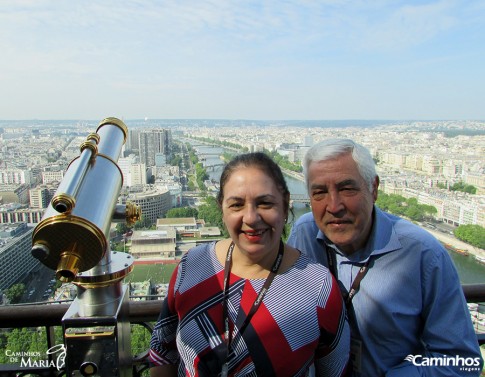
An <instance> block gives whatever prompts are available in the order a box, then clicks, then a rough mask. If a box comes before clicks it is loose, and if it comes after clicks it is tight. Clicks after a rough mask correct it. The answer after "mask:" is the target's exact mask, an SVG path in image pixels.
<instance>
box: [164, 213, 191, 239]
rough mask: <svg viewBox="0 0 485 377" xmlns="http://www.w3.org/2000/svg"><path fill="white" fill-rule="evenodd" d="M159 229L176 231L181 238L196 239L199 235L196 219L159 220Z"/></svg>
mask: <svg viewBox="0 0 485 377" xmlns="http://www.w3.org/2000/svg"><path fill="white" fill-rule="evenodd" d="M157 229H158V230H166V229H174V230H175V231H176V232H177V234H178V235H180V237H196V236H197V235H198V233H199V232H198V230H199V228H198V226H197V221H196V220H195V217H176V218H168V219H157Z"/></svg>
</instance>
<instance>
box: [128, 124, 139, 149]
mask: <svg viewBox="0 0 485 377" xmlns="http://www.w3.org/2000/svg"><path fill="white" fill-rule="evenodd" d="M140 132H141V130H140V129H130V130H128V138H127V139H126V143H125V147H126V149H127V150H130V151H138V150H139V149H140Z"/></svg>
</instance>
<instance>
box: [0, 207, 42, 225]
mask: <svg viewBox="0 0 485 377" xmlns="http://www.w3.org/2000/svg"><path fill="white" fill-rule="evenodd" d="M44 211H45V209H44V208H37V209H35V208H34V209H30V208H25V206H22V205H21V204H19V203H11V204H7V205H2V206H1V207H0V224H14V223H28V224H37V223H39V222H40V221H41V220H42V216H43V215H44Z"/></svg>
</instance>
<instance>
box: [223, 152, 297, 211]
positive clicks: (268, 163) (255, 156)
mask: <svg viewBox="0 0 485 377" xmlns="http://www.w3.org/2000/svg"><path fill="white" fill-rule="evenodd" d="M240 166H244V167H255V168H257V169H260V170H261V171H262V172H263V173H265V174H266V175H267V176H268V177H270V178H271V179H272V180H273V181H274V183H275V184H276V187H278V189H279V190H280V191H281V195H282V196H283V209H284V211H285V212H286V214H287V215H288V212H289V207H290V191H289V190H288V186H287V185H286V181H285V178H284V177H283V173H282V172H281V169H280V167H279V166H278V165H277V164H276V163H275V162H274V161H273V160H272V159H271V157H269V156H268V155H266V154H264V153H261V152H254V153H245V154H240V155H238V156H236V157H234V158H233V159H232V160H231V161H230V162H229V163H228V164H227V165H226V166H225V167H224V170H223V171H222V174H221V179H220V181H219V182H220V189H219V193H218V195H217V202H218V203H219V206H220V207H222V201H223V200H224V186H225V184H226V182H227V181H228V180H229V178H230V177H231V175H232V173H233V172H234V171H235V170H236V169H237V168H239V167H240Z"/></svg>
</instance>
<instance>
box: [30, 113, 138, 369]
mask: <svg viewBox="0 0 485 377" xmlns="http://www.w3.org/2000/svg"><path fill="white" fill-rule="evenodd" d="M127 133H128V130H127V128H126V126H125V124H124V123H123V122H122V121H121V120H119V119H116V118H106V119H104V120H103V121H101V123H100V124H99V126H98V128H97V130H96V133H93V134H90V135H89V136H88V137H87V139H86V141H85V142H84V143H82V145H81V154H80V156H79V157H77V158H75V159H74V160H73V161H71V163H70V164H69V167H68V169H67V172H66V175H65V177H64V179H63V180H62V182H61V184H60V185H59V188H58V189H57V191H56V194H55V196H54V198H53V199H52V201H51V203H50V205H49V207H48V208H47V210H46V212H45V213H44V216H43V218H42V220H41V222H40V223H39V224H38V225H37V226H36V228H35V229H34V233H33V236H32V244H33V246H32V255H33V256H34V257H35V258H37V259H39V260H40V261H41V262H42V263H43V264H45V265H46V266H47V267H49V268H51V269H53V270H55V271H56V277H57V278H58V279H59V280H61V281H62V282H73V283H74V284H75V285H76V288H77V297H76V299H75V300H74V301H73V303H72V304H71V305H70V307H69V309H68V311H67V312H66V314H65V315H64V317H63V319H62V327H63V334H64V344H65V347H66V359H65V369H66V375H68V376H80V375H83V376H85V375H96V376H120V377H121V376H123V377H125V376H126V377H128V376H131V363H132V357H131V345H130V322H129V319H128V299H129V289H128V287H127V286H126V285H123V284H122V280H123V278H124V277H125V276H126V275H127V274H128V273H130V271H131V270H132V268H133V258H131V255H129V254H127V253H121V252H111V250H110V246H109V234H110V228H111V223H112V222H119V221H126V222H127V223H128V224H131V223H134V222H135V221H137V220H138V219H139V218H140V209H139V208H138V207H137V206H135V205H133V204H131V203H127V204H126V205H117V200H118V196H119V193H120V191H121V187H122V186H123V175H122V173H121V170H120V169H119V167H118V165H117V161H118V159H119V157H120V154H121V150H122V147H123V144H124V143H125V141H126V137H127Z"/></svg>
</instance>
